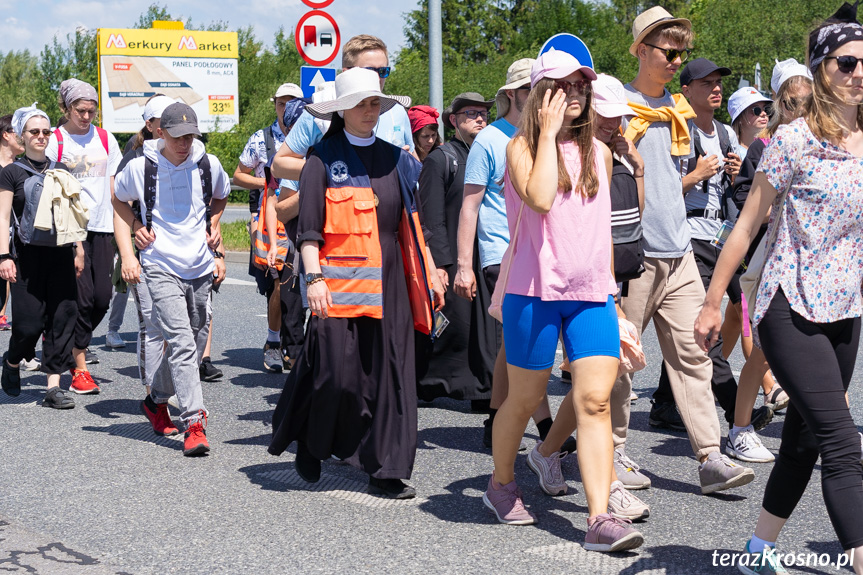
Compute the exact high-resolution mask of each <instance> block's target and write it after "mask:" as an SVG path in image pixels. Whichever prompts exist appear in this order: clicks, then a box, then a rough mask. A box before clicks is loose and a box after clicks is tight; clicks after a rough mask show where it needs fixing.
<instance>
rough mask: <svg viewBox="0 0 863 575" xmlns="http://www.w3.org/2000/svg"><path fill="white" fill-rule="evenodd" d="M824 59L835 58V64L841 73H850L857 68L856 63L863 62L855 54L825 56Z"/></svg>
mask: <svg viewBox="0 0 863 575" xmlns="http://www.w3.org/2000/svg"><path fill="white" fill-rule="evenodd" d="M825 60H836V65H837V66H838V67H839V71H840V72H842V73H843V74H851V73H852V72H854V70H856V69H857V64H858V63H859V62H863V58H857V57H856V56H827V57H826V58H825Z"/></svg>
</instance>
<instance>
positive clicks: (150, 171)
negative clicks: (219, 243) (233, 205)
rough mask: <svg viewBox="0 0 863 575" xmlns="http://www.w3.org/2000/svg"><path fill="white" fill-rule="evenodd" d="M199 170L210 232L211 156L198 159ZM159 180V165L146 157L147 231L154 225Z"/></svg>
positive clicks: (211, 197) (145, 200)
mask: <svg viewBox="0 0 863 575" xmlns="http://www.w3.org/2000/svg"><path fill="white" fill-rule="evenodd" d="M198 172H199V173H200V174H201V187H202V188H203V190H202V191H203V195H204V207H205V208H206V210H207V220H206V221H207V233H208V234H209V233H210V216H211V213H212V212H211V208H210V201H211V200H212V199H213V173H212V171H211V169H210V156H209V155H208V154H206V153H204V156H203V157H202V158H201V159H200V160H199V161H198ZM158 181H159V166H158V165H157V164H156V162H154V161H153V160H152V159H150V158H148V157H146V156H145V157H144V204H145V205H146V215H145V221H144V223H145V224H147V231H150V230H151V229H152V225H153V207H154V206H155V205H156V184H157V183H158Z"/></svg>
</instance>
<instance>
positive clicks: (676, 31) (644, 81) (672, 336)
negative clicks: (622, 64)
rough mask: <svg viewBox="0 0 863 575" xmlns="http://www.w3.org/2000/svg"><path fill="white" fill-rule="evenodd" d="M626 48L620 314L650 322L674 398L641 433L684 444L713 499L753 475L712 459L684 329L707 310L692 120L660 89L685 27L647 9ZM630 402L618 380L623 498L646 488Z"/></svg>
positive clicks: (697, 352) (682, 48) (614, 411)
mask: <svg viewBox="0 0 863 575" xmlns="http://www.w3.org/2000/svg"><path fill="white" fill-rule="evenodd" d="M632 38H633V43H632V46H630V48H629V52H630V53H631V54H632V55H633V56H635V57H636V58H638V74H637V75H636V77H635V79H634V80H633V81H632V82H630V83H629V84H627V85H626V86H624V89H625V90H626V97H627V99H628V100H629V106H630V108H631V109H632V111H633V114H634V117H633V118H632V119H631V120H629V122H628V123H627V127H626V134H625V136H626V137H627V138H630V139H632V140H633V141H634V142H635V145H636V148H637V149H638V152H639V154H641V157H642V158H643V159H644V165H645V166H646V169H645V170H644V214H643V216H642V222H641V224H642V229H643V233H644V236H643V237H644V267H645V272H644V274H643V275H642V276H641V277H639V278H637V279H634V280H631V281H630V282H629V290H628V293H627V294H626V296H625V297H622V298H621V307H622V308H623V312H624V313H625V314H626V317H627V318H628V319H629V320H630V321H632V322H633V323H634V324H635V326H636V328H637V329H638V330H639V332H642V331H644V329H645V328H646V327H647V325H648V324H649V323H650V321H651V320H653V324H654V328H655V329H656V331H657V334H658V335H659V342H660V348H661V349H662V358H663V360H664V361H665V366H666V367H667V372H668V380H669V383H670V384H671V394H670V395H671V397H666V395H668V394H655V395H654V405H653V406H652V408H651V410H650V415H649V418H648V423H649V424H650V425H651V426H653V427H668V428H672V429H679V430H685V431H686V432H687V433H688V434H689V441H690V444H691V447H692V450H693V452H694V453H695V456H696V457H697V458H698V460H699V462H700V463H701V465H700V466H699V468H698V476H699V482H700V484H701V492H702V493H704V494H707V493H714V492H716V491H722V490H725V489H731V488H736V487H739V486H741V485H745V484H746V483H749V482H750V481H752V479H753V478H754V476H755V474H754V473H753V471H752V470H751V469H749V468H746V467H741V466H738V465H736V464H734V463H733V462H732V461H731V460H729V459H728V458H727V457H726V456H725V455H722V453H721V452H720V451H719V442H720V433H719V420H718V417H717V414H716V407H715V406H714V402H713V394H712V392H711V387H710V381H711V378H712V375H713V364H712V362H711V360H710V358H709V357H708V356H707V353H705V352H704V351H703V350H702V349H701V348H700V347H699V346H698V345H697V343H696V342H695V336H694V334H693V330H692V328H691V327H688V326H691V325H693V324H694V322H695V318H696V316H697V315H698V312H699V311H700V309H701V304H702V302H703V301H704V285H703V283H702V281H701V275H700V273H699V269H698V266H697V264H696V262H695V258H694V256H693V254H692V246H691V233H690V230H689V225H688V223H687V220H686V206H685V204H684V201H683V186H682V180H681V171H680V168H681V163H682V162H685V161H686V160H687V159H688V158H689V157H690V156H691V155H692V152H691V150H690V137H689V129H688V126H687V120H688V119H690V118H693V117H695V112H694V111H693V110H692V107H691V106H690V105H689V104H688V102H686V99H685V98H684V97H683V95H682V94H674V95H672V94H671V93H670V92H669V91H668V90H667V89H666V87H665V86H666V84H668V83H669V82H670V81H671V80H673V79H674V76H675V75H676V74H677V71H678V70H679V69H680V67H681V66H682V65H683V62H684V61H686V59H687V58H688V57H689V53H690V47H691V45H692V24H691V23H690V22H689V20H686V19H684V18H675V17H674V16H672V15H671V14H669V13H668V12H667V11H666V10H665V9H664V8H661V7H659V6H654V7H653V8H650V9H648V10H646V11H644V12H643V13H641V14H639V15H638V16H637V17H636V19H635V22H634V23H633V25H632ZM656 359H658V358H656ZM654 361H655V359H654ZM631 393H632V377H631V376H629V375H624V376H622V377H620V378H618V379H617V381H616V382H615V384H614V388H613V390H612V394H611V401H610V406H611V424H612V431H613V433H614V447H615V453H614V467H615V471H616V472H617V476H618V478H619V479H620V480H621V482H623V484H624V486H625V487H626V488H628V489H644V488H647V487H649V486H650V478H649V477H647V476H646V475H644V474H643V473H641V472H640V471H639V468H638V465H637V464H636V463H634V462H633V461H632V460H631V459H630V458H629V457H628V456H627V454H626V452H625V451H624V448H625V446H626V439H627V430H628V427H629V419H630V412H629V402H628V401H626V399H627V398H629V396H630V394H631ZM675 404H676V406H675ZM678 410H679V412H678Z"/></svg>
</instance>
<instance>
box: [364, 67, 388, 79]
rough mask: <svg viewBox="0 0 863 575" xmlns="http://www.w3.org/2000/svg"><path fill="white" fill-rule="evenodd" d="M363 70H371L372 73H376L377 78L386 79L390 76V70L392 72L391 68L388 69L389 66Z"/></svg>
mask: <svg viewBox="0 0 863 575" xmlns="http://www.w3.org/2000/svg"><path fill="white" fill-rule="evenodd" d="M365 69H366V70H371V71H372V72H377V74H378V76H380V77H381V78H388V77H389V75H390V70H392V68H390V67H389V66H381V67H380V68H375V67H374V66H366V67H365Z"/></svg>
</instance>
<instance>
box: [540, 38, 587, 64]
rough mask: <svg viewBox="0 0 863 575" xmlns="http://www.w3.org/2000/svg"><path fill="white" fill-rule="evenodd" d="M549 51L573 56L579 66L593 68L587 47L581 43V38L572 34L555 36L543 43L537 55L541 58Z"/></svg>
mask: <svg viewBox="0 0 863 575" xmlns="http://www.w3.org/2000/svg"><path fill="white" fill-rule="evenodd" d="M549 50H561V51H563V52H567V53H569V54H571V55H572V56H574V57H575V59H576V60H578V62H579V64H582V65H584V66H590V67H591V68H593V56H591V55H590V50H588V49H587V45H586V44H585V43H584V42H582V41H581V38H579V37H578V36H576V35H574V34H565V33H564V34H555V35H554V36H552V37H551V38H549V39H548V40H546V41H545V44H543V45H542V48H541V49H540V51H539V55H540V56H542V55H543V54H545V53H546V52H548V51H549Z"/></svg>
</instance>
